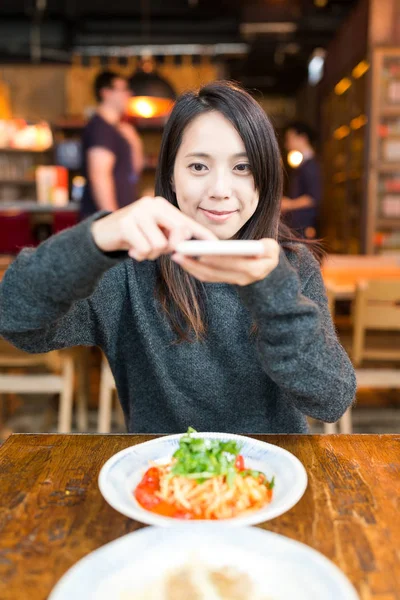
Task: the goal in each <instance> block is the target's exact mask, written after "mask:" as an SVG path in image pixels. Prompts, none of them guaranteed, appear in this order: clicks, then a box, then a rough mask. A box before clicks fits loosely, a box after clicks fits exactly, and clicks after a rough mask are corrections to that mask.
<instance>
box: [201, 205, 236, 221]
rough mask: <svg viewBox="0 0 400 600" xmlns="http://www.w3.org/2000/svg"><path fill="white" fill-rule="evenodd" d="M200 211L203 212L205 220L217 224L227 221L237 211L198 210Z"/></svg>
mask: <svg viewBox="0 0 400 600" xmlns="http://www.w3.org/2000/svg"><path fill="white" fill-rule="evenodd" d="M200 210H201V211H203V213H204V214H205V216H206V217H207V219H209V220H210V221H217V222H223V221H227V220H228V219H229V217H231V216H232V215H234V214H235V213H236V212H237V210H230V211H226V210H206V209H205V208H200Z"/></svg>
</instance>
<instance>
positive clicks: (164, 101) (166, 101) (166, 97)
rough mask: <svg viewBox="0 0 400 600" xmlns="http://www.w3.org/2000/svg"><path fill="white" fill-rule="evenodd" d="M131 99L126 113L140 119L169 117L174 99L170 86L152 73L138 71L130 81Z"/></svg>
mask: <svg viewBox="0 0 400 600" xmlns="http://www.w3.org/2000/svg"><path fill="white" fill-rule="evenodd" d="M129 87H130V89H131V91H132V94H133V96H132V98H131V99H130V101H129V106H128V113H129V116H131V117H137V118H141V119H152V118H158V119H160V118H165V117H167V116H168V115H169V113H170V112H171V110H172V107H173V105H174V101H175V98H176V95H175V92H174V90H173V88H172V87H171V85H170V84H169V83H168V81H166V80H165V79H163V78H162V77H160V75H158V74H157V73H156V72H154V71H150V72H148V71H144V70H143V69H139V70H138V71H137V72H136V73H135V74H134V75H133V76H132V77H131V78H130V79H129Z"/></svg>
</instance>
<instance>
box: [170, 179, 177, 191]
mask: <svg viewBox="0 0 400 600" xmlns="http://www.w3.org/2000/svg"><path fill="white" fill-rule="evenodd" d="M171 188H172V191H173V192H174V194H176V189H175V182H174V177H173V176H172V177H171Z"/></svg>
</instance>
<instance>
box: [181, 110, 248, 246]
mask: <svg viewBox="0 0 400 600" xmlns="http://www.w3.org/2000/svg"><path fill="white" fill-rule="evenodd" d="M172 183H173V187H174V191H175V193H176V198H177V202H178V206H179V208H180V210H181V211H182V212H184V213H185V214H186V215H188V216H189V217H191V218H192V219H194V220H195V221H198V222H199V223H201V224H202V225H205V226H206V227H208V229H210V230H211V231H212V232H213V233H215V235H216V236H217V237H218V238H219V239H221V240H227V239H230V238H232V237H233V236H234V235H235V234H236V233H237V232H238V231H239V229H241V227H242V226H243V225H244V224H245V223H246V222H247V221H248V220H249V219H250V217H251V216H252V215H253V214H254V212H255V210H256V208H257V205H258V192H257V190H256V189H255V186H254V179H253V175H252V172H251V169H250V165H249V161H248V158H247V155H246V149H245V146H244V143H243V140H242V138H241V137H240V135H239V134H238V132H237V131H236V129H235V128H234V127H233V125H232V124H231V123H230V122H229V121H228V120H227V119H226V118H225V117H224V116H223V115H222V114H221V113H219V112H216V111H213V112H208V113H204V114H202V115H200V116H198V117H196V118H195V119H194V120H193V121H192V122H191V123H190V125H188V127H187V128H186V129H185V131H184V134H183V138H182V143H181V145H180V148H179V150H178V153H177V155H176V159H175V165H174V174H173V182H172Z"/></svg>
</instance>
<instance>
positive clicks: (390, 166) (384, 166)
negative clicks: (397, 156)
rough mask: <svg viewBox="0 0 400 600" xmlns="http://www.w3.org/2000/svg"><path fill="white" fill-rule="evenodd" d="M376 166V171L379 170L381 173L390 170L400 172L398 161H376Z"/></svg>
mask: <svg viewBox="0 0 400 600" xmlns="http://www.w3.org/2000/svg"><path fill="white" fill-rule="evenodd" d="M373 168H374V166H373V165H371V169H373ZM376 168H377V169H378V171H380V172H381V173H391V172H392V171H397V172H398V173H400V163H398V162H393V163H391V162H378V163H377V164H376Z"/></svg>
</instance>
